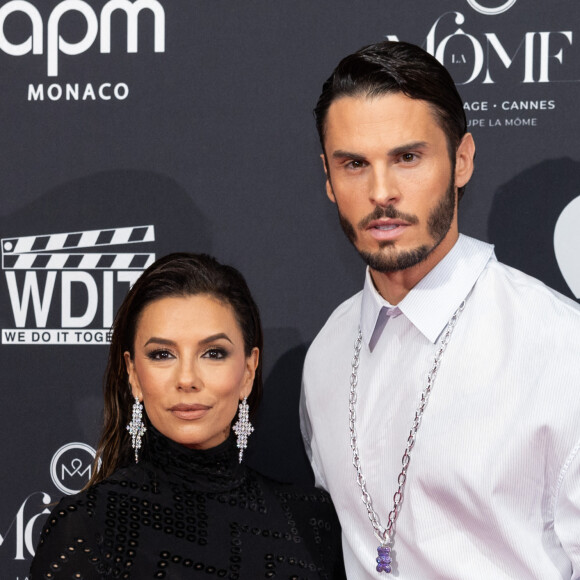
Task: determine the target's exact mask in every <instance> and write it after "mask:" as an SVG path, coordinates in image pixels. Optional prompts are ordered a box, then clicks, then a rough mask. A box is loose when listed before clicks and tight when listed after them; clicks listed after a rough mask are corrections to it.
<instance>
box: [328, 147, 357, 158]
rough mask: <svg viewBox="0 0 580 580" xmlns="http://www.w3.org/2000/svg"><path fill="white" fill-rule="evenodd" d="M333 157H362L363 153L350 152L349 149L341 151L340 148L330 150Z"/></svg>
mask: <svg viewBox="0 0 580 580" xmlns="http://www.w3.org/2000/svg"><path fill="white" fill-rule="evenodd" d="M332 157H333V159H364V155H361V154H360V153H352V152H350V151H343V150H342V149H337V150H336V151H333V152H332Z"/></svg>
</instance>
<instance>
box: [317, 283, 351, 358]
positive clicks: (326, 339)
mask: <svg viewBox="0 0 580 580" xmlns="http://www.w3.org/2000/svg"><path fill="white" fill-rule="evenodd" d="M361 298H362V290H361V291H360V292H357V293H356V294H355V295H354V296H351V297H350V298H348V299H347V300H345V301H344V302H343V303H342V304H340V305H339V306H337V307H336V308H335V309H334V311H333V312H332V314H331V315H330V316H329V317H328V320H327V321H326V323H325V324H324V326H323V327H322V328H321V329H320V331H319V332H318V334H317V335H316V337H315V339H314V340H313V341H312V344H311V345H310V348H309V349H308V353H307V360H308V358H312V357H313V356H316V355H317V354H320V353H321V351H329V350H334V349H335V348H340V341H341V340H347V342H348V344H349V345H350V344H352V343H353V341H354V338H355V336H354V333H356V330H357V328H358V325H359V323H360V309H361Z"/></svg>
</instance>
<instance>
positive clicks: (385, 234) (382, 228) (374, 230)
mask: <svg viewBox="0 0 580 580" xmlns="http://www.w3.org/2000/svg"><path fill="white" fill-rule="evenodd" d="M410 225H411V224H410V223H409V222H408V221H405V220H402V219H378V220H373V221H371V222H370V223H369V224H368V226H367V227H366V230H367V231H368V232H369V233H370V234H371V236H372V237H373V238H375V239H376V240H379V241H384V240H393V239H395V238H397V237H399V236H400V235H401V234H402V233H403V232H404V231H405V230H406V229H407V228H408V227H409V226H410Z"/></svg>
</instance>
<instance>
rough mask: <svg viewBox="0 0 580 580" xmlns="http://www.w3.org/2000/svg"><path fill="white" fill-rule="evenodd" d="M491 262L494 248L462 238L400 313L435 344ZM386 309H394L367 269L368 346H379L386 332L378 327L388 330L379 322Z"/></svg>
mask: <svg viewBox="0 0 580 580" xmlns="http://www.w3.org/2000/svg"><path fill="white" fill-rule="evenodd" d="M490 259H495V255H494V252H493V246H492V245H491V244H487V243H485V242H481V241H479V240H475V239H473V238H469V237H467V236H464V235H462V234H460V235H459V239H458V240H457V242H456V243H455V245H454V246H453V248H451V250H450V251H449V252H448V253H447V255H446V256H445V257H444V258H443V259H442V260H441V261H440V262H439V263H438V264H437V265H436V266H435V267H434V268H433V269H432V270H431V271H430V272H429V273H428V274H427V275H426V276H425V277H424V278H423V279H422V280H420V281H419V283H418V284H417V285H416V286H415V287H414V288H413V289H412V290H411V291H410V292H409V293H408V294H407V296H405V298H404V299H403V300H402V301H401V302H400V303H399V304H398V305H397V306H398V308H399V310H400V311H401V312H402V314H404V315H405V316H406V317H407V319H408V320H409V321H410V322H411V323H412V324H413V325H414V326H415V327H416V328H417V330H419V332H421V334H423V335H424V336H425V337H426V338H427V339H428V340H429V341H431V342H432V343H435V342H436V341H437V338H438V337H439V335H440V334H441V332H442V331H443V329H444V328H445V326H446V325H447V322H448V321H449V319H450V318H451V316H452V315H453V313H454V312H455V310H457V308H458V307H459V305H460V304H461V302H462V301H463V300H465V298H466V297H467V295H468V294H469V293H470V291H471V289H472V288H473V286H474V285H475V282H476V281H477V279H478V278H479V276H480V274H481V273H482V272H483V270H484V268H485V266H486V265H487V263H488V262H489V260H490ZM383 307H386V308H392V305H391V304H389V303H388V302H387V301H386V300H385V299H384V298H383V297H382V296H381V295H380V294H379V293H378V292H377V289H376V288H375V285H374V283H373V280H372V278H371V274H370V271H369V269H368V268H367V272H366V279H365V285H364V288H363V294H362V304H361V318H360V328H361V332H362V336H363V340H364V342H365V343H366V344H367V345H369V344H370V341H371V337H372V338H373V342H374V343H376V341H377V339H378V336H377V334H379V335H380V333H381V332H382V329H381V328H380V327H379V326H378V325H381V324H382V326H383V328H384V326H385V324H384V322H382V323H381V320H380V319H379V315H380V313H381V310H382V308H383ZM375 328H376V329H377V333H375ZM373 334H375V336H374V337H373Z"/></svg>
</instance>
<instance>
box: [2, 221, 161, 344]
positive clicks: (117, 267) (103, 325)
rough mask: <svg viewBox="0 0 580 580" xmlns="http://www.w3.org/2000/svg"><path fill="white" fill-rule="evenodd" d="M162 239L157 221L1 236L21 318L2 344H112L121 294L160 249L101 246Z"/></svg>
mask: <svg viewBox="0 0 580 580" xmlns="http://www.w3.org/2000/svg"><path fill="white" fill-rule="evenodd" d="M154 241H155V228H154V226H152V225H147V226H136V227H126V228H116V229H108V230H89V231H83V232H70V233H59V234H48V235H40V236H26V237H21V238H4V239H2V240H0V244H1V251H2V270H3V272H4V276H5V278H6V284H7V287H8V294H9V298H10V305H11V307H12V314H13V317H14V328H3V329H2V344H109V343H110V341H111V331H110V329H111V325H112V324H113V317H114V311H115V294H117V295H119V294H122V295H124V294H125V293H126V292H127V290H128V289H129V288H130V287H131V286H132V285H133V284H134V283H135V281H136V280H137V278H138V277H139V276H140V275H141V272H142V271H143V270H144V269H145V268H147V267H148V266H149V265H150V264H152V263H153V262H154V261H155V254H154V253H150V252H147V253H135V252H115V253H112V252H109V253H107V252H102V251H98V250H100V249H102V248H106V247H107V246H116V247H117V246H125V245H132V244H139V243H144V242H154ZM81 249H83V250H85V251H83V252H79V251H78V250H81ZM95 250H97V251H95Z"/></svg>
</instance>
